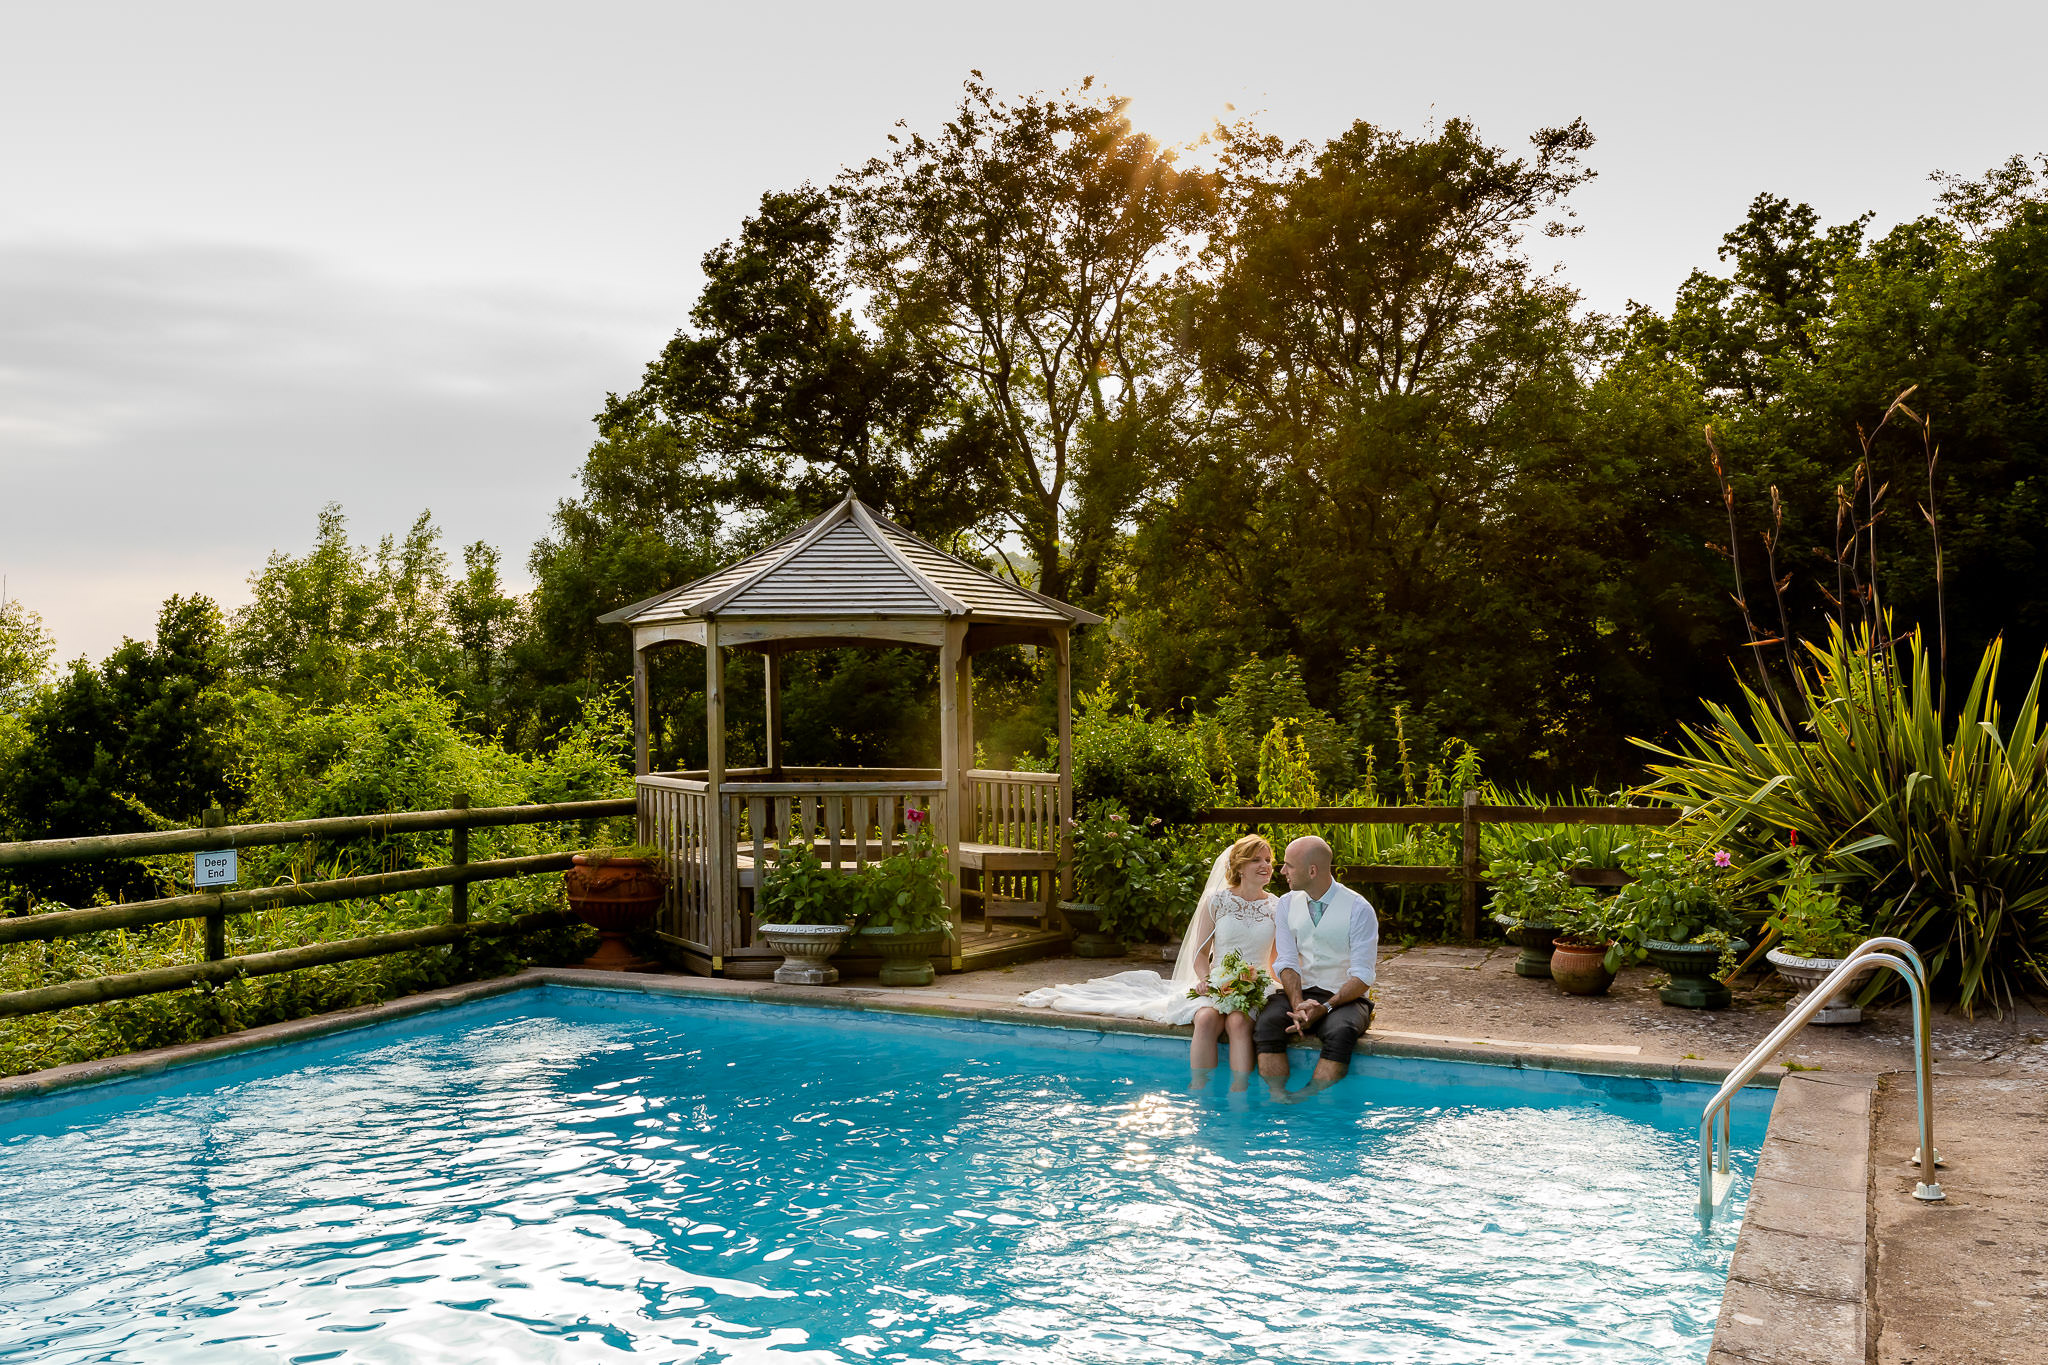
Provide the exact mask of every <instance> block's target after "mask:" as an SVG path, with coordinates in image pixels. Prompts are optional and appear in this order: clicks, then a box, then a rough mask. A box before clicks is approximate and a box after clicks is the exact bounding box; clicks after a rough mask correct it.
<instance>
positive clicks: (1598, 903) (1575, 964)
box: [1550, 886, 1620, 995]
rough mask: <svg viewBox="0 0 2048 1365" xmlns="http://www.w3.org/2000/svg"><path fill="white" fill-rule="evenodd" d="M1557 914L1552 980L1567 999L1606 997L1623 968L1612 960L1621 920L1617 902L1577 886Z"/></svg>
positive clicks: (1561, 902)
mask: <svg viewBox="0 0 2048 1365" xmlns="http://www.w3.org/2000/svg"><path fill="white" fill-rule="evenodd" d="M1571 890H1572V891H1573V892H1574V893H1576V894H1573V895H1571V896H1569V897H1565V898H1562V899H1560V900H1559V902H1558V905H1557V909H1556V911H1555V912H1554V913H1555V916H1556V919H1557V938H1556V940H1555V941H1554V942H1553V943H1552V945H1551V949H1550V979H1551V980H1552V981H1554V982H1556V983H1557V987H1558V989H1559V990H1561V991H1563V992H1564V993H1565V994H1566V995H1605V994H1606V993H1607V988H1608V987H1609V986H1611V985H1613V984H1614V973H1615V972H1616V971H1617V970H1618V969H1619V966H1620V964H1619V963H1616V962H1613V961H1612V960H1611V955H1612V953H1613V950H1614V945H1615V941H1616V938H1617V936H1618V935H1619V933H1620V917H1619V916H1618V915H1617V914H1616V911H1615V898H1614V897H1613V896H1602V895H1599V894H1597V893H1595V892H1594V891H1593V890H1592V888H1590V887H1584V886H1575V887H1572V888H1571Z"/></svg>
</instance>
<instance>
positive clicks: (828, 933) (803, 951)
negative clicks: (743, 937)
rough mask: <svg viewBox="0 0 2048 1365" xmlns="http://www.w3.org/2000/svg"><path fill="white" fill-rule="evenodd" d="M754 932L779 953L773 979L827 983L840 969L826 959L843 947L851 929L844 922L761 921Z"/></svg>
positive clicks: (785, 982) (796, 983)
mask: <svg viewBox="0 0 2048 1365" xmlns="http://www.w3.org/2000/svg"><path fill="white" fill-rule="evenodd" d="M754 932H756V933H758V934H759V935H760V936H761V939H762V941H763V942H765V943H766V944H767V945H768V946H769V947H770V948H773V949H774V950H775V951H776V952H778V953H781V954H782V965H781V966H780V967H777V968H776V969H775V979H776V980H777V981H780V982H781V983H782V984H783V985H785V986H829V985H831V984H832V983H833V982H835V981H837V980H838V979H839V969H838V968H837V967H834V966H832V965H831V963H830V962H829V961H828V960H827V959H829V958H830V957H831V956H832V954H834V953H836V952H838V951H839V950H840V949H841V948H843V947H845V946H846V938H847V935H849V934H851V933H852V932H853V931H852V930H851V929H848V928H847V927H846V926H845V925H843V924H761V925H756V926H755V929H754Z"/></svg>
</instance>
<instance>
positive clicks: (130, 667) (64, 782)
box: [0, 596, 235, 897]
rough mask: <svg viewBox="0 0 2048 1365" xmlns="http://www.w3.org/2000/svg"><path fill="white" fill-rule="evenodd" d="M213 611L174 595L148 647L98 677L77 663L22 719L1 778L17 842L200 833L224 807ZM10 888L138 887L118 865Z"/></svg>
mask: <svg viewBox="0 0 2048 1365" xmlns="http://www.w3.org/2000/svg"><path fill="white" fill-rule="evenodd" d="M226 663H227V649H226V631H225V627H224V624H223V622H222V620H221V615H220V611H219V609H218V608H216V607H215V606H214V604H213V602H212V601H211V600H210V599H208V598H205V597H199V596H193V597H173V598H171V599H170V600H169V601H167V602H165V603H164V605H163V610H162V612H161V613H160V614H159V616H158V618H157V629H156V638H155V639H154V640H149V641H140V640H124V641H122V643H121V646H120V648H118V649H116V650H115V651H114V652H113V653H112V654H110V655H108V656H107V658H106V660H105V661H104V662H102V663H101V664H100V665H99V666H98V667H97V668H95V667H93V666H92V665H90V664H88V663H87V662H86V661H85V660H83V659H80V660H78V661H76V662H75V663H73V664H72V665H71V668H70V670H69V671H68V672H67V673H65V674H64V675H63V676H62V677H61V678H59V679H58V680H57V682H56V683H54V684H53V685H52V686H50V687H48V688H45V689H44V690H43V691H42V692H41V693H39V694H38V695H37V696H36V698H35V699H34V700H33V701H32V702H31V703H30V704H29V706H28V707H27V709H26V710H25V711H24V712H23V713H22V717H21V718H22V721H23V723H24V727H25V730H26V734H27V743H26V745H25V746H24V747H23V748H22V750H21V751H20V753H19V754H18V755H17V756H16V759H15V761H14V763H13V764H11V765H10V766H9V767H8V768H7V769H6V770H5V771H0V812H4V822H5V823H7V824H9V825H11V826H12V827H13V830H14V832H15V833H16V835H17V836H18V837H20V838H24V839H56V838H68V837H71V836H75V835H83V834H117V833H123V832H127V831H131V830H141V829H149V828H151V827H153V826H157V825H161V824H164V823H167V822H168V823H171V824H178V825H184V824H197V823H199V817H200V815H201V814H202V813H203V812H204V811H205V810H206V808H207V807H208V806H209V805H211V804H213V803H215V802H230V803H231V802H232V800H233V798H234V795H235V782H234V779H233V777H232V775H231V770H232V767H233V758H234V752H233V734H232V727H233V701H232V700H231V698H230V696H229V694H228V692H227V691H226V690H225V689H224V688H223V687H222V685H221V684H222V683H223V681H224V679H225V676H226V673H225V665H226ZM18 880H19V881H21V882H23V883H25V884H29V885H33V886H37V887H40V888H43V889H45V890H48V891H51V892H54V893H57V894H62V895H68V896H74V897H75V896H78V895H81V894H84V893H87V892H89V891H93V890H103V891H107V892H111V893H121V892H130V891H137V890H143V889H146V888H148V887H149V886H151V885H152V884H153V883H152V882H151V880H150V879H149V878H148V877H147V876H145V875H143V874H142V873H141V871H140V870H139V869H133V868H129V867H126V866H124V865H119V864H109V865H104V866H102V865H90V866H64V867H59V868H56V869H53V870H51V871H49V872H47V873H42V872H39V871H37V870H34V869H30V870H27V871H25V872H24V873H23V874H22V875H21V876H19V877H18Z"/></svg>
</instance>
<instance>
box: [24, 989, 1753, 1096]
mask: <svg viewBox="0 0 2048 1365" xmlns="http://www.w3.org/2000/svg"><path fill="white" fill-rule="evenodd" d="M551 985H552V986H568V987H575V988H579V989H588V990H609V991H619V992H625V993H629V994H642V995H667V996H680V997H684V998H689V999H705V1000H751V1001H757V1002H760V1003H764V1004H782V1005H805V1006H810V1007H812V1008H817V1009H841V1010H848V1011H851V1012H855V1013H873V1014H895V1015H911V1016H924V1017H927V1018H951V1019H972V1020H982V1021H986V1022H990V1023H1004V1024H1022V1025H1027V1026H1031V1027H1036V1028H1047V1027H1051V1028H1063V1029H1069V1030H1074V1031H1079V1032H1093V1033H1102V1034H1135V1035H1142V1036H1151V1037H1169V1038H1171V1037H1185V1036H1186V1030H1185V1028H1184V1027H1182V1026H1176V1025H1173V1024H1157V1023H1153V1022H1151V1021H1150V1020H1145V1019H1117V1018H1105V1017H1103V1016H1100V1015H1087V1014H1068V1013H1064V1012H1062V1011H1058V1010H1048V1009H1035V1008H1029V1007H1026V1006H1024V1005H1019V1004H1005V1003H1001V1002H998V1001H992V1000H989V999H987V998H975V999H972V1000H963V999H957V998H953V999H948V998H933V997H928V996H923V995H922V994H921V992H920V991H919V990H918V989H917V988H890V987H880V986H875V987H861V986H853V987H817V986H785V985H781V984H779V983H777V982H773V981H734V980H728V979H726V978H723V977H705V976H671V975H664V974H655V973H639V972H607V971H593V970H589V969H586V968H577V967H529V968H527V969H525V970H524V971H520V972H515V973H514V974H512V975H510V976H500V977H491V978H488V979H486V980H482V981H466V982H463V983H461V984H458V985H454V986H443V987H440V988H439V989H436V990H431V991H422V992H420V993H418V994H416V995H407V996H401V997H399V998H398V999H396V1000H388V1001H384V1002H383V1003H381V1004H375V1005H359V1006H356V1007H354V1008H352V1009H345V1010H335V1011H333V1012H331V1013H327V1014H314V1015H308V1016H306V1017H305V1018H303V1019H287V1020H284V1021H282V1022H279V1023H275V1024H259V1025H257V1026H256V1027H254V1028H248V1029H243V1030H240V1031H238V1032H235V1033H226V1034H221V1035H220V1036H218V1037H214V1038H204V1039H200V1040H198V1041H196V1042H190V1043H175V1044H172V1045H171V1046H169V1047H160V1048H151V1049H148V1050H146V1051H142V1052H126V1053H122V1054H120V1055H119V1056H115V1057H101V1058H95V1059H94V1060H92V1061H87V1062H70V1063H66V1064H65V1065H63V1066H55V1067H49V1068H47V1069H45V1070H42V1071H31V1072H26V1073H24V1074H22V1075H19V1076H6V1077H0V1103H4V1102H5V1101H7V1100H11V1099H19V1098H26V1097H29V1096H40V1095H50V1094H55V1093H58V1092H60V1091H64V1090H72V1089H76V1088H78V1087H80V1086H87V1085H96V1084H99V1083H101V1082H103V1081H115V1080H124V1079H129V1078H133V1077H138V1076H150V1075H156V1074H158V1073H160V1072H164V1071H170V1070H174V1069H177V1068H180V1067H185V1066H190V1065H194V1064H197V1063H200V1062H205V1061H210V1060H213V1059H216V1058H220V1057H228V1056H233V1055H234V1054H236V1053H240V1052H250V1051H255V1050H258V1049H261V1048H266V1047H272V1046H275V1045H277V1044H280V1043H288V1042H296V1041H300V1040H303V1039H308V1038H322V1037H326V1036H328V1035H330V1034H335V1033H345V1032H348V1031H350V1030H353V1029H358V1028H368V1027H371V1026H373V1025H376V1024H381V1023H386V1022H388V1021H391V1020H395V1019H404V1018H408V1017H410V1016H412V1015H415V1014H426V1013H431V1012H433V1011H435V1010H441V1009H451V1008H454V1007H456V1006H459V1005H466V1004H470V1003H473V1002H475V1001H479V1000H489V999H492V998H495V997H497V996H501V995H508V994H511V993H514V992H517V991H522V990H531V989H535V988H537V987H542V986H551ZM1302 1046H1312V1044H1302ZM1568 1047H1569V1045H1560V1048H1559V1049H1558V1050H1555V1051H1550V1050H1543V1049H1540V1048H1537V1049H1532V1050H1524V1049H1510V1048H1503V1047H1490V1046H1485V1045H1479V1044H1470V1043H1455V1042H1433V1041H1427V1040H1421V1039H1409V1038H1385V1037H1374V1036H1373V1035H1372V1034H1370V1033H1368V1034H1367V1035H1366V1036H1365V1037H1364V1038H1362V1039H1360V1040H1359V1052H1360V1053H1361V1054H1363V1055H1368V1056H1376V1057H1415V1058H1421V1059H1427V1060H1431V1061H1444V1062H1469V1063H1475V1064H1477V1065H1481V1066H1499V1067H1507V1068H1510V1069H1513V1070H1530V1071H1569V1072H1578V1073H1581V1074H1583V1075H1592V1076H1629V1077H1639V1078H1642V1079H1645V1080H1660V1081H1682V1082H1693V1083H1695V1084H1704V1085H1719V1084H1720V1083H1721V1082H1723V1081H1725V1080H1726V1079H1727V1077H1728V1072H1729V1070H1730V1068H1728V1067H1726V1066H1719V1065H1716V1064H1714V1063H1712V1062H1700V1061H1658V1060H1637V1059H1632V1058H1623V1057H1587V1056H1582V1055H1575V1054H1573V1053H1572V1052H1570V1051H1569V1050H1567V1049H1568ZM1785 1079H1786V1078H1785V1077H1781V1076H1779V1075H1777V1074H1775V1073H1765V1074H1763V1075H1759V1076H1757V1077H1756V1078H1755V1079H1754V1080H1752V1081H1751V1082H1750V1085H1751V1086H1752V1087H1756V1088H1762V1089H1774V1088H1777V1087H1779V1086H1780V1084H1781V1083H1782V1082H1783V1080H1785Z"/></svg>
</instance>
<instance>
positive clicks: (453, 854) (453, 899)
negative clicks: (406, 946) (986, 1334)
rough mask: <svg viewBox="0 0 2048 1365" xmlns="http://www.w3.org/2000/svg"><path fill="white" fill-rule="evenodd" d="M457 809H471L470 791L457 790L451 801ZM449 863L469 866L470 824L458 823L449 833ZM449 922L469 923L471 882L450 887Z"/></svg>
mask: <svg viewBox="0 0 2048 1365" xmlns="http://www.w3.org/2000/svg"><path fill="white" fill-rule="evenodd" d="M449 804H450V805H452V806H453V807H454V808H455V809H456V810H468V809H469V793H468V792H457V793H456V794H455V795H454V796H453V797H452V798H451V799H450V801H449ZM448 865H449V866H450V867H467V866H469V826H468V825H457V826H456V827H455V828H454V829H453V830H452V831H450V832H449V835H448ZM448 922H449V923H450V924H467V923H469V883H468V882H457V883H455V885H453V886H451V887H449V888H448Z"/></svg>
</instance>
